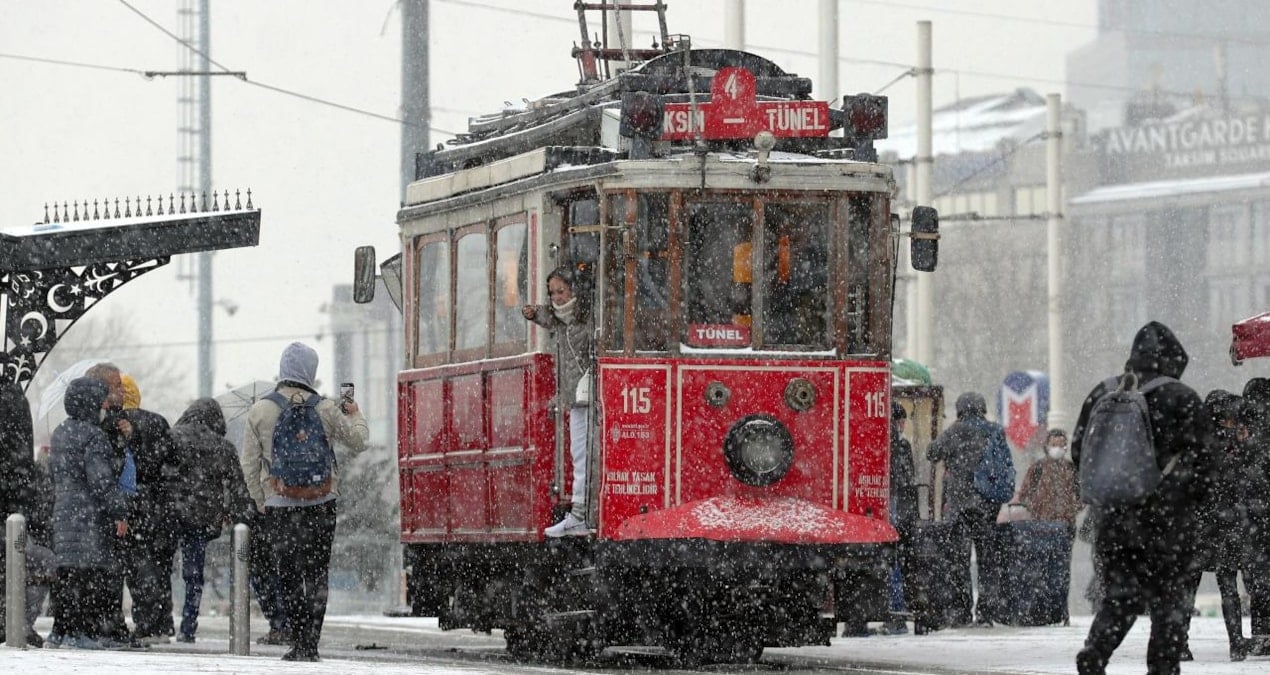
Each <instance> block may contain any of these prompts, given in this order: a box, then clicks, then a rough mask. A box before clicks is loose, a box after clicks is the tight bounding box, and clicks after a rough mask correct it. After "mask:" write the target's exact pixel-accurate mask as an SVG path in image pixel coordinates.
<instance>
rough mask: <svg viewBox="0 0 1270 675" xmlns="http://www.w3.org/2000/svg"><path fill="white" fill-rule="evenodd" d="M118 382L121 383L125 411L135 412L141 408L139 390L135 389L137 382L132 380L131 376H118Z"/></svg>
mask: <svg viewBox="0 0 1270 675" xmlns="http://www.w3.org/2000/svg"><path fill="white" fill-rule="evenodd" d="M119 381H120V382H123V407H124V409H125V410H136V409H137V408H140V407H141V390H140V389H138V388H137V381H136V380H134V379H132V376H131V375H120V376H119Z"/></svg>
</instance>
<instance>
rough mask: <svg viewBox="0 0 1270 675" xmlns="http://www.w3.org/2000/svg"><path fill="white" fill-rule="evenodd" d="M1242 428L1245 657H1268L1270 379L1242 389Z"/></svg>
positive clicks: (1269, 603) (1258, 381)
mask: <svg viewBox="0 0 1270 675" xmlns="http://www.w3.org/2000/svg"><path fill="white" fill-rule="evenodd" d="M1243 394H1244V395H1243V400H1244V404H1245V405H1244V406H1243V408H1242V409H1241V411H1240V412H1241V419H1242V422H1243V426H1244V427H1245V428H1246V429H1248V432H1249V438H1248V441H1247V445H1246V447H1245V450H1246V456H1245V461H1246V466H1247V474H1246V475H1245V477H1246V479H1247V481H1248V485H1247V493H1246V494H1247V497H1248V499H1247V504H1246V505H1247V508H1248V530H1249V531H1248V540H1247V542H1246V543H1247V547H1246V548H1245V554H1246V558H1245V561H1244V565H1245V566H1244V572H1245V573H1244V585H1245V586H1246V587H1247V589H1248V614H1249V615H1250V617H1251V619H1252V633H1251V638H1250V641H1249V648H1248V653H1249V654H1252V655H1254V656H1270V379H1267V378H1264V377H1254V378H1252V379H1250V380H1248V382H1247V383H1246V384H1245V385H1244V390H1243Z"/></svg>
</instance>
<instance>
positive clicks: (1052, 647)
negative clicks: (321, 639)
mask: <svg viewBox="0 0 1270 675" xmlns="http://www.w3.org/2000/svg"><path fill="white" fill-rule="evenodd" d="M1089 620H1090V617H1088V616H1078V617H1073V620H1072V625H1071V626H1069V627H1046V628H1010V627H995V628H975V629H959V630H946V631H939V632H936V633H932V634H930V635H925V636H921V637H917V636H913V635H898V636H874V637H868V638H835V639H834V640H833V644H832V645H831V646H829V647H806V648H801V649H772V650H769V651H768V653H767V655H766V656H765V657H764V661H765V662H767V663H769V664H772V666H771V667H764V666H762V665H760V666H749V667H740V668H735V669H729V668H725V667H719V666H713V667H710V668H708V669H707V670H708V671H709V672H711V673H726V672H745V673H755V672H764V671H775V672H781V673H783V674H788V673H793V672H800V671H802V672H805V671H815V670H817V669H818V668H817V666H818V665H823V666H826V667H829V668H832V669H833V670H835V671H838V672H843V671H844V670H845V671H847V672H888V671H889V672H909V673H932V672H945V673H946V672H950V671H951V672H962V673H1003V674H1004V673H1036V674H1040V673H1046V674H1048V673H1073V672H1075V668H1074V666H1073V657H1074V655H1075V653H1076V650H1077V649H1079V647H1080V644H1081V642H1082V641H1083V640H1084V635H1085V631H1086V630H1087V628H1088V625H1089ZM328 621H329V622H330V624H334V625H338V624H341V623H348V624H357V625H359V626H362V627H366V626H374V627H376V628H378V629H382V631H383V635H384V640H383V641H382V642H381V643H380V644H391V645H404V644H409V643H410V634H411V633H415V634H418V635H419V636H420V637H423V635H424V634H427V635H432V636H435V635H436V634H437V628H436V622H435V619H433V620H427V619H411V618H399V619H398V618H386V617H330V618H329V619H328ZM1148 626H1149V624H1148V622H1147V621H1146V619H1145V618H1144V619H1142V620H1140V621H1139V622H1138V624H1137V625H1136V626H1134V629H1133V631H1132V632H1131V633H1130V634H1129V637H1128V638H1127V639H1126V640H1125V643H1124V645H1123V646H1122V647H1121V648H1120V650H1119V651H1117V652H1116V656H1115V658H1114V659H1113V660H1112V662H1111V665H1110V667H1109V668H1108V673H1109V674H1111V675H1128V674H1130V673H1133V674H1139V673H1142V672H1143V671H1144V670H1145V654H1146V641H1147V630H1148ZM1246 631H1247V622H1246V621H1245V633H1246ZM463 633H466V634H467V635H471V634H470V633H467V632H466V631H458V632H455V633H447V635H453V636H454V637H455V638H458V639H456V642H458V643H461V642H463V640H462V638H461V635H462V634H463ZM198 648H199V651H198V653H189V652H181V651H177V650H176V649H177V646H176V645H169V646H167V647H164V648H158V649H152V650H148V651H144V652H91V651H78V650H67V649H59V650H51V649H44V650H41V649H28V650H15V649H8V648H5V647H0V671H3V672H5V673H16V674H21V675H37V674H42V673H50V674H51V673H93V674H94V675H96V674H100V675H149V674H152V673H153V674H156V675H159V674H163V675H170V674H181V673H265V672H267V673H269V674H270V675H315V674H318V673H332V674H339V675H407V674H409V675H420V674H424V675H442V674H445V675H449V674H456V675H459V674H461V675H485V674H487V673H488V674H491V675H492V674H493V673H507V672H547V671H551V670H553V669H551V668H548V667H545V666H543V665H541V664H534V665H529V666H527V667H523V668H520V667H512V666H511V664H509V663H508V662H506V661H503V660H495V661H488V660H480V659H473V660H465V659H462V658H459V659H455V660H449V659H438V658H435V657H413V656H405V655H400V654H393V653H391V652H371V653H366V654H365V658H361V657H360V656H359V655H355V654H353V653H352V652H351V651H338V652H328V653H327V655H326V656H324V658H323V660H322V661H321V662H320V663H316V664H315V663H288V662H284V661H280V660H278V658H277V654H276V653H270V654H267V655H265V654H262V655H253V656H247V657H238V656H228V655H226V652H227V651H228V643H227V642H225V641H224V640H217V639H214V638H210V639H203V638H200V641H199V643H198ZM1191 649H1192V650H1193V651H1194V653H1195V659H1196V660H1195V661H1193V662H1191V663H1185V664H1183V666H1182V672H1183V673H1187V674H1191V673H1204V674H1209V675H1236V674H1245V673H1264V672H1267V671H1268V670H1270V658H1266V657H1263V658H1255V657H1254V658H1250V659H1249V660H1247V661H1244V662H1242V663H1231V662H1230V661H1229V660H1228V654H1227V645H1226V637H1225V631H1224V628H1223V626H1222V622H1221V619H1220V618H1219V617H1197V618H1196V619H1195V620H1194V622H1193V623H1192V626H1191ZM253 650H254V651H260V650H256V649H255V648H254V646H253ZM275 651H276V650H275ZM367 659H373V660H367ZM778 664H779V665H778ZM582 670H584V671H587V672H595V671H596V670H597V669H596V668H585V669H582ZM565 671H566V672H579V671H578V670H577V669H565ZM557 672H558V671H557Z"/></svg>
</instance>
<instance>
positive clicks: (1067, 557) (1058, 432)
mask: <svg viewBox="0 0 1270 675" xmlns="http://www.w3.org/2000/svg"><path fill="white" fill-rule="evenodd" d="M1018 503H1020V504H1022V505H1023V506H1024V507H1026V508H1027V510H1028V513H1030V514H1031V516H1032V519H1033V520H1035V521H1043V522H1045V523H1061V524H1062V526H1063V530H1061V531H1060V532H1065V533H1066V537H1063V536H1062V534H1058V533H1055V535H1054V536H1049V537H1046V540H1047V541H1050V542H1053V543H1052V544H1051V545H1049V546H1046V547H1045V548H1044V557H1046V558H1049V560H1047V561H1046V565H1045V568H1046V569H1047V570H1049V571H1047V572H1046V574H1047V575H1049V576H1052V575H1055V574H1056V575H1059V578H1057V579H1046V580H1045V581H1047V582H1049V586H1050V587H1051V588H1052V589H1054V592H1053V593H1052V596H1053V597H1056V598H1061V600H1060V601H1059V602H1060V603H1061V607H1057V609H1055V610H1053V611H1047V612H1043V614H1045V615H1046V617H1045V619H1044V621H1042V620H1041V619H1039V618H1038V619H1036V620H1035V622H1037V623H1049V622H1051V621H1054V620H1057V619H1060V618H1061V619H1062V621H1063V623H1064V624H1065V623H1066V622H1067V619H1068V615H1067V593H1068V589H1069V588H1070V586H1071V570H1072V565H1071V562H1072V541H1073V539H1075V537H1076V516H1077V514H1079V513H1080V510H1081V509H1082V508H1084V504H1083V503H1081V501H1080V491H1079V489H1078V488H1077V483H1076V467H1075V465H1073V464H1072V461H1071V460H1070V459H1068V458H1067V434H1066V432H1064V431H1063V430H1062V429H1050V430H1049V433H1048V434H1047V435H1046V438H1045V457H1043V458H1042V459H1040V460H1037V461H1035V462H1033V463H1032V466H1030V467H1028V470H1027V475H1026V476H1024V477H1023V485H1022V487H1021V488H1020V489H1019V497H1018ZM1036 527H1037V528H1045V527H1052V526H1042V525H1037V526H1036ZM1057 556H1061V558H1062V559H1061V560H1060V561H1055V560H1053V558H1054V557H1057ZM1049 563H1054V564H1053V565H1052V567H1051V565H1050V564H1049ZM1051 605H1053V603H1051ZM1059 609H1061V610H1062V612H1061V614H1062V616H1061V617H1060V616H1058V615H1057V611H1058V610H1059Z"/></svg>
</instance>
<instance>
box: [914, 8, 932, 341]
mask: <svg viewBox="0 0 1270 675" xmlns="http://www.w3.org/2000/svg"><path fill="white" fill-rule="evenodd" d="M933 74H934V69H933V68H932V67H931V25H930V22H929V21H918V22H917V154H916V156H914V157H913V169H914V174H915V178H916V183H917V185H916V189H914V191H913V201H914V202H916V203H917V205H918V206H930V205H931V202H932V201H934V199H933V198H932V194H931V192H932V191H931V165H932V163H933V162H934V157H932V151H931V134H932V131H931V117H932V115H933V112H932V110H931V76H932V75H933ZM914 274H915V275H916V277H917V283H915V284H913V288H914V292H913V304H914V306H915V307H916V311H915V312H913V313H912V316H913V317H914V318H915V321H914V323H915V324H916V325H915V326H913V327H912V328H913V330H912V331H910V333H909V335H910V338H909V343H910V349H912V352H913V358H915V359H917V361H919V362H921V363H924V364H927V365H929V364H930V363H931V357H932V356H933V355H934V350H933V349H932V348H931V337H930V335H931V331H930V324H931V304H932V303H931V295H932V289H931V286H932V280H931V277H930V275H931V273H930V272H914Z"/></svg>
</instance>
